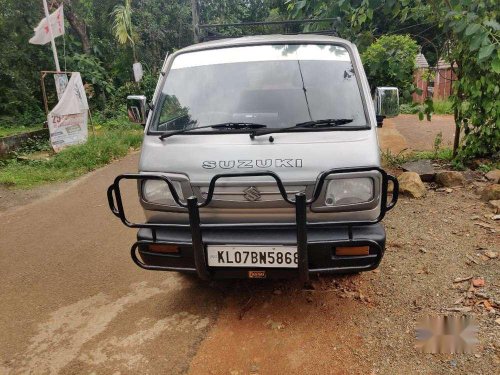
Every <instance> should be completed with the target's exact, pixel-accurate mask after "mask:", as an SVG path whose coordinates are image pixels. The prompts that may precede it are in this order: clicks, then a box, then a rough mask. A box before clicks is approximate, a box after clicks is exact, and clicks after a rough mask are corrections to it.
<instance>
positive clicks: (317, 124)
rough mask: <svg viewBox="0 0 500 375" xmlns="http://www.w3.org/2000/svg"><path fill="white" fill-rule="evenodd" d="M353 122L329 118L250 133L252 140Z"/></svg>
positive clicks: (349, 119) (347, 119)
mask: <svg viewBox="0 0 500 375" xmlns="http://www.w3.org/2000/svg"><path fill="white" fill-rule="evenodd" d="M353 121H354V120H353V119H352V118H328V119H322V120H312V121H306V122H300V123H298V124H295V125H294V126H289V127H287V128H278V129H266V130H263V131H259V132H257V131H254V132H252V133H250V138H253V137H256V136H259V135H266V134H271V133H282V132H286V131H289V130H294V129H301V128H330V127H335V126H338V125H345V124H349V123H351V122H353Z"/></svg>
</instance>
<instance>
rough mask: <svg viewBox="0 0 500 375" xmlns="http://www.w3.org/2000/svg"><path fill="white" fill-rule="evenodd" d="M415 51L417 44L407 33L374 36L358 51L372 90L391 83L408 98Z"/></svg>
mask: <svg viewBox="0 0 500 375" xmlns="http://www.w3.org/2000/svg"><path fill="white" fill-rule="evenodd" d="M417 53H418V45H417V43H416V42H415V41H414V40H413V39H411V38H410V37H409V36H408V35H384V36H381V37H380V38H379V39H377V40H376V41H375V42H374V43H372V44H371V45H370V46H369V47H368V48H367V49H366V51H365V52H364V53H363V54H362V60H363V64H364V66H365V69H366V74H367V76H368V80H369V82H370V86H371V87H372V89H374V88H375V87H379V86H395V87H397V88H399V90H400V92H401V94H402V96H403V98H405V99H407V100H408V99H409V98H410V96H411V93H412V92H413V91H414V90H415V86H414V84H413V71H414V69H415V59H416V57H417Z"/></svg>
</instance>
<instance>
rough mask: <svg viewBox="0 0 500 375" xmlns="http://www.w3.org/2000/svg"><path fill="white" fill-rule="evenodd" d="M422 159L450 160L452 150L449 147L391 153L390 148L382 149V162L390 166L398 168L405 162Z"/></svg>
mask: <svg viewBox="0 0 500 375" xmlns="http://www.w3.org/2000/svg"><path fill="white" fill-rule="evenodd" d="M422 159H431V160H442V161H447V162H450V161H452V160H453V151H452V149H450V148H442V149H439V150H436V151H413V152H400V153H398V154H393V153H392V152H391V151H390V150H386V151H382V163H383V164H384V165H387V166H389V167H392V168H399V167H401V165H403V164H404V163H406V162H409V161H414V160H422Z"/></svg>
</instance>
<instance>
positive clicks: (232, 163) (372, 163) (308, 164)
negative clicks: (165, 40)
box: [139, 129, 380, 185]
mask: <svg viewBox="0 0 500 375" xmlns="http://www.w3.org/2000/svg"><path fill="white" fill-rule="evenodd" d="M269 137H270V135H266V136H258V137H255V138H254V139H251V138H250V136H249V134H204V135H200V134H193V133H191V134H182V135H175V136H172V137H169V138H166V139H164V140H163V141H162V140H160V139H159V137H158V136H157V135H146V136H145V137H144V143H143V146H142V153H141V158H140V162H139V171H140V172H156V173H158V172H165V173H166V172H168V173H179V174H183V175H186V176H187V177H188V178H189V179H190V181H191V184H193V185H205V184H208V183H209V182H210V180H211V179H212V177H213V176H214V175H216V174H222V173H250V172H259V171H272V172H275V173H277V174H278V175H279V176H280V178H281V179H282V180H283V182H285V183H286V182H303V183H312V182H314V181H316V179H317V177H318V175H319V174H320V173H321V172H324V171H326V170H329V169H333V168H352V167H379V166H380V155H379V148H378V142H377V136H376V133H375V130H373V129H368V130H357V131H319V132H300V133H299V132H295V133H274V134H273V138H274V141H273V142H270V140H269ZM254 180H255V178H254Z"/></svg>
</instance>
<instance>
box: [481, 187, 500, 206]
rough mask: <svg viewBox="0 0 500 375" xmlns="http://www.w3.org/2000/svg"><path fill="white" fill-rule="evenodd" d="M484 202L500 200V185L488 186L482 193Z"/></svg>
mask: <svg viewBox="0 0 500 375" xmlns="http://www.w3.org/2000/svg"><path fill="white" fill-rule="evenodd" d="M481 199H482V200H483V201H486V202H488V201H496V200H499V199H500V184H492V185H488V186H486V187H485V188H484V189H483V191H482V192H481Z"/></svg>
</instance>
